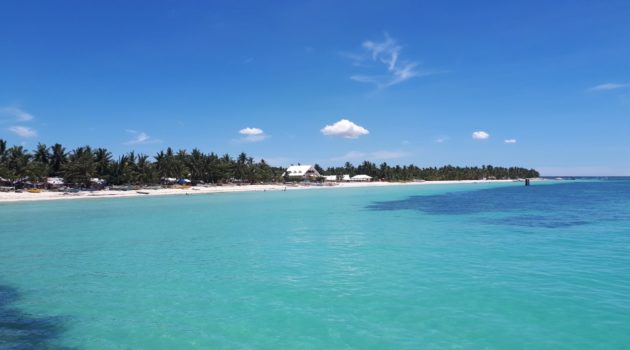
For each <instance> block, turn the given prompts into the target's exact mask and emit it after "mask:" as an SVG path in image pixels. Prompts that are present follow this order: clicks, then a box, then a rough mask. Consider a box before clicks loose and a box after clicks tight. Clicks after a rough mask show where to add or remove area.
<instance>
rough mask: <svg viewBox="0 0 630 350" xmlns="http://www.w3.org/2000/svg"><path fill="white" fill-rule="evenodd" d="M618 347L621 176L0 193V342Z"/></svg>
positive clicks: (625, 239) (627, 194) (628, 292)
mask: <svg viewBox="0 0 630 350" xmlns="http://www.w3.org/2000/svg"><path fill="white" fill-rule="evenodd" d="M624 348H625V349H628V348H630V180H627V179H617V180H609V181H606V180H601V181H560V182H546V183H533V185H532V186H530V187H525V186H523V184H522V183H511V184H471V185H431V186H395V187H385V188H354V189H321V190H306V191H287V192H264V193H263V192H259V193H237V194H216V195H198V196H176V197H172V196H171V197H150V196H147V197H142V198H126V199H94V200H76V201H56V202H40V203H20V204H2V205H0V349H624Z"/></svg>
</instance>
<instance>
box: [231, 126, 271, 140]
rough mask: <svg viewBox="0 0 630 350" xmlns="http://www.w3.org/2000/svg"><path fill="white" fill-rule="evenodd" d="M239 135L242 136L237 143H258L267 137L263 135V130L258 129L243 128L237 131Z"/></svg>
mask: <svg viewBox="0 0 630 350" xmlns="http://www.w3.org/2000/svg"><path fill="white" fill-rule="evenodd" d="M238 133H239V134H241V135H243V137H242V138H240V139H239V140H238V141H240V142H260V141H263V140H265V139H266V138H268V137H269V135H267V134H265V132H264V131H263V129H260V128H243V129H241V130H239V131H238Z"/></svg>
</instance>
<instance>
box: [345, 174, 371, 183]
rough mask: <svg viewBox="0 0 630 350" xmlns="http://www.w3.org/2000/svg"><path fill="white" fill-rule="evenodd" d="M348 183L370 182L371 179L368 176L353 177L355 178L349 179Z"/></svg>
mask: <svg viewBox="0 0 630 350" xmlns="http://www.w3.org/2000/svg"><path fill="white" fill-rule="evenodd" d="M350 181H353V182H366V181H372V177H371V176H368V175H355V176H353V177H351V178H350Z"/></svg>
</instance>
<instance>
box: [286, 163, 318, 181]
mask: <svg viewBox="0 0 630 350" xmlns="http://www.w3.org/2000/svg"><path fill="white" fill-rule="evenodd" d="M282 176H287V177H289V178H290V179H298V178H302V179H303V180H314V179H316V178H318V177H321V175H320V174H319V172H318V171H317V169H315V168H314V167H313V166H312V165H291V166H290V167H288V168H287V171H285V172H284V174H282Z"/></svg>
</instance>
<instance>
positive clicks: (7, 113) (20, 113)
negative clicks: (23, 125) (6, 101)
mask: <svg viewBox="0 0 630 350" xmlns="http://www.w3.org/2000/svg"><path fill="white" fill-rule="evenodd" d="M0 117H3V118H7V119H11V120H13V121H18V122H27V121H30V120H33V115H32V114H30V113H28V112H26V111H24V110H22V109H20V108H17V107H0Z"/></svg>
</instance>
